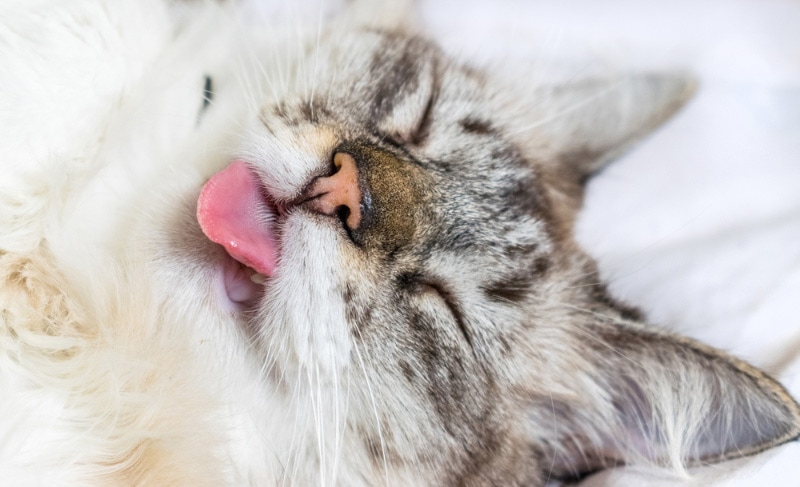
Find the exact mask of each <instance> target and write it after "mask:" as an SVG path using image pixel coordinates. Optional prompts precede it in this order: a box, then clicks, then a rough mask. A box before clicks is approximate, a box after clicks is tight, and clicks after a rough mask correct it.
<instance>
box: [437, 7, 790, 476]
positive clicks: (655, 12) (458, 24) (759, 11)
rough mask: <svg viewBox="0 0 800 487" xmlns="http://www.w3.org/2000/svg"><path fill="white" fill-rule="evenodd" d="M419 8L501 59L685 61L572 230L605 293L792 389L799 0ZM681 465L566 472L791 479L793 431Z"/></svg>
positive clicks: (618, 65) (593, 65)
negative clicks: (654, 127)
mask: <svg viewBox="0 0 800 487" xmlns="http://www.w3.org/2000/svg"><path fill="white" fill-rule="evenodd" d="M424 6H425V9H424V12H425V15H424V16H425V20H426V22H427V23H428V24H429V25H430V26H432V27H434V29H435V30H436V31H438V32H439V35H440V36H441V37H442V39H443V42H445V44H446V45H448V46H449V48H451V49H454V50H462V51H465V52H470V53H472V54H473V55H474V53H478V57H481V58H484V59H491V58H492V56H496V57H497V58H498V59H503V60H505V63H504V64H506V65H513V64H515V63H514V61H516V60H525V59H526V58H529V59H533V58H535V57H537V55H538V56H539V57H538V59H545V61H544V62H549V63H552V64H559V63H561V62H563V61H564V60H565V59H567V60H570V64H571V66H572V67H576V66H577V67H583V68H584V69H586V70H590V69H598V65H600V66H601V67H602V69H606V68H609V69H624V68H625V67H629V66H638V67H642V68H660V67H670V66H672V67H683V68H686V69H689V70H690V71H692V72H693V73H696V75H697V77H698V78H699V81H700V87H699V90H698V93H697V95H696V97H695V99H694V100H692V101H691V102H690V103H689V105H688V106H687V107H686V108H685V109H684V110H683V111H682V112H681V113H680V114H679V115H678V116H677V117H676V118H675V119H673V120H671V121H670V122H668V123H667V124H666V125H665V126H664V127H663V128H662V129H661V130H660V131H658V132H657V133H656V134H654V136H652V137H650V138H649V139H648V140H646V141H645V142H644V143H643V144H641V145H640V146H638V147H637V148H636V149H635V150H634V151H632V152H631V153H629V154H627V155H626V156H625V157H623V158H622V159H621V160H619V161H618V162H616V163H615V164H614V165H613V166H611V167H609V168H608V169H607V170H605V171H604V172H603V173H602V174H599V175H598V176H597V177H596V178H595V179H594V180H593V181H592V183H591V185H590V187H589V191H588V194H587V198H586V206H585V210H584V212H583V215H582V217H581V219H580V223H579V230H578V233H579V238H580V240H581V242H582V243H583V245H584V246H585V247H586V248H587V249H588V250H589V251H590V253H592V254H593V255H594V256H596V257H597V259H598V260H599V263H600V267H601V270H602V274H603V276H602V277H603V278H604V279H606V280H608V281H610V283H611V289H612V290H613V292H614V293H615V294H616V295H618V296H620V297H622V298H624V299H626V300H628V301H630V302H631V303H634V304H636V305H638V306H641V307H642V308H643V309H644V310H646V311H647V313H648V316H649V317H650V319H651V320H652V321H653V322H655V323H658V324H660V325H661V326H664V327H666V328H670V329H673V330H677V331H679V332H681V333H683V334H686V335H689V336H692V337H695V338H698V339H700V340H703V341H705V342H707V343H710V344H712V345H714V346H717V347H720V348H723V349H725V350H728V351H730V352H732V353H734V354H736V355H738V356H740V357H744V358H746V359H747V360H749V361H751V362H753V363H754V364H756V365H758V366H760V367H762V368H764V369H766V370H768V371H769V372H771V373H772V374H774V375H775V376H777V377H778V378H779V379H781V381H782V382H783V383H784V384H785V385H786V386H787V387H788V388H789V390H790V391H791V392H792V393H793V394H794V395H795V397H800V310H798V304H800V2H796V1H771V0H725V1H692V0H683V1H671V2H642V1H633V0H628V1H626V0H607V1H603V2H597V1H591V0H583V1H581V0H567V1H528V2H522V1H520V2H514V1H504V2H491V3H489V2H486V3H481V4H479V3H462V2H455V1H448V2H442V1H441V0H439V1H429V2H426V3H425V5H424ZM548 60H549V61H548ZM538 62H539V63H542V62H543V61H538ZM500 64H503V63H498V65H500ZM691 474H692V476H693V477H692V478H691V479H689V480H686V479H674V478H662V477H663V476H658V475H656V476H654V475H653V474H652V473H650V474H648V473H642V472H636V471H633V470H632V469H615V470H610V471H606V472H603V473H601V474H599V475H596V476H593V477H591V478H589V479H587V480H585V481H584V482H583V483H582V484H581V485H582V486H585V487H589V486H592V487H600V486H606V485H615V486H616V485H623V486H678V485H680V486H684V485H697V486H719V487H721V486H725V487H733V486H771V487H783V486H787V487H788V486H796V485H800V444H798V443H792V444H788V445H785V446H783V447H781V448H778V449H776V450H774V451H772V452H768V453H767V454H764V455H761V456H759V457H756V458H753V459H746V460H741V461H736V462H730V463H727V464H722V465H717V466H714V467H708V468H702V469H695V470H693V471H692V472H691Z"/></svg>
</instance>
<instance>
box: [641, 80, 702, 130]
mask: <svg viewBox="0 0 800 487" xmlns="http://www.w3.org/2000/svg"><path fill="white" fill-rule="evenodd" d="M644 79H645V84H646V85H647V86H646V89H647V90H648V91H649V92H650V94H651V97H652V99H653V101H654V102H655V104H656V105H657V106H658V105H660V109H658V110H657V112H659V113H660V114H661V118H663V119H666V118H668V117H669V116H671V115H672V114H673V113H675V112H677V111H678V110H679V109H680V108H682V107H683V106H684V105H685V104H686V103H687V102H688V101H689V100H691V99H692V98H693V97H694V95H695V94H696V93H697V91H698V89H699V87H700V80H699V79H698V77H697V76H696V75H695V74H693V73H691V72H689V71H680V70H676V71H667V72H654V73H649V74H647V75H645V76H644Z"/></svg>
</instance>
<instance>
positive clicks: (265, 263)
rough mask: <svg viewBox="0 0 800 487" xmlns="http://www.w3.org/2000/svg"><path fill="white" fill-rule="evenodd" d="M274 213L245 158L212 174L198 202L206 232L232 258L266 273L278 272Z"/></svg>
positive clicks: (198, 211) (199, 212)
mask: <svg viewBox="0 0 800 487" xmlns="http://www.w3.org/2000/svg"><path fill="white" fill-rule="evenodd" d="M273 213H274V212H273V211H272V210H271V208H270V207H269V206H268V204H267V202H266V201H265V200H264V196H263V195H262V193H261V186H260V185H259V183H258V178H257V177H256V175H255V174H254V173H253V172H252V171H251V170H250V169H249V168H248V167H247V165H246V164H245V163H244V162H242V161H234V162H233V163H232V164H231V165H230V166H228V167H227V168H225V169H223V170H222V171H220V172H218V173H217V174H215V175H214V176H212V177H211V179H209V180H208V182H207V183H206V184H205V186H203V190H202V191H201V192H200V198H199V199H198V201H197V221H198V222H200V228H202V229H203V233H205V234H206V236H207V237H208V238H209V239H210V240H211V241H212V242H215V243H218V244H220V245H222V246H223V247H225V250H227V251H228V254H230V256H231V257H233V258H234V259H236V260H238V261H239V262H241V263H242V264H244V265H246V266H248V267H252V268H253V269H255V270H256V272H259V273H261V274H264V275H266V276H271V275H272V273H273V272H274V270H275V266H276V261H277V254H278V253H277V242H276V239H275V234H274V231H273V229H272V218H271V215H273Z"/></svg>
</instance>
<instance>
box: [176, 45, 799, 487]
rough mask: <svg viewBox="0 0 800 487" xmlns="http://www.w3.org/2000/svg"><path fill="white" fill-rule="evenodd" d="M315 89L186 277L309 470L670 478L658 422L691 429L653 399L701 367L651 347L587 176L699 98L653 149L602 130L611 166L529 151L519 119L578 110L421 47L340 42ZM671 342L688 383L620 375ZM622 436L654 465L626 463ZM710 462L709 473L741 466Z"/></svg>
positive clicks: (530, 133)
mask: <svg viewBox="0 0 800 487" xmlns="http://www.w3.org/2000/svg"><path fill="white" fill-rule="evenodd" d="M302 65H303V68H302V69H305V70H313V75H311V76H305V77H304V78H303V79H305V80H309V79H310V80H311V81H310V82H302V83H301V82H298V83H296V84H295V85H294V86H293V88H292V89H288V90H285V91H284V92H282V93H280V94H278V95H275V96H273V99H272V100H270V101H268V102H265V103H264V104H263V106H261V107H260V109H259V113H258V117H257V119H255V120H252V121H251V122H250V125H249V126H248V129H246V130H243V131H242V136H243V140H244V142H243V143H242V144H241V147H240V149H239V150H238V152H236V153H232V154H231V155H230V159H229V160H228V162H227V163H228V164H230V165H229V166H228V167H227V168H225V167H220V168H219V169H220V170H221V172H220V173H218V174H217V175H216V176H214V178H212V182H211V183H208V184H207V185H206V186H205V188H204V189H203V192H202V193H203V194H202V196H201V197H200V208H199V209H198V210H197V216H195V214H193V212H190V213H187V214H186V215H184V216H182V217H181V218H183V221H182V224H181V225H178V226H177V227H176V228H177V230H175V232H177V233H176V235H175V236H174V238H173V242H177V243H175V244H174V247H175V248H176V252H177V253H179V254H181V255H182V257H181V258H182V259H184V260H185V262H188V263H189V264H188V265H187V266H185V267H186V268H191V269H198V272H200V273H201V274H202V275H203V276H205V277H207V280H200V281H192V282H194V283H195V285H196V286H197V288H198V289H197V293H198V294H199V295H201V296H202V299H201V301H203V303H205V306H208V307H209V308H210V309H211V311H212V312H213V313H214V314H215V315H217V316H221V317H222V318H221V321H222V322H223V323H225V325H226V326H230V327H231V328H236V329H238V330H240V331H241V333H242V337H243V338H242V347H243V348H247V347H250V346H251V344H255V346H254V347H253V348H254V350H255V353H254V354H253V357H254V358H253V361H254V366H255V367H260V366H263V370H264V377H263V380H264V381H265V382H266V383H268V384H270V385H271V387H273V388H274V390H275V394H276V395H284V396H285V397H286V398H287V399H286V401H287V404H289V405H290V407H292V408H295V409H296V416H297V417H298V418H299V419H298V420H297V424H300V426H299V427H298V426H297V425H295V426H293V428H294V429H295V434H298V435H299V437H300V438H301V439H299V440H297V441H298V442H297V443H296V444H293V446H291V447H287V448H286V450H287V451H285V452H283V454H284V455H285V458H286V461H288V462H289V465H291V464H292V463H291V462H302V461H304V460H298V459H297V458H300V457H302V458H306V457H307V456H308V451H307V450H314V451H317V449H318V454H316V455H311V457H313V458H315V459H316V460H315V461H316V462H318V463H319V464H321V465H323V467H320V472H322V473H321V474H320V475H322V476H332V475H333V472H335V470H336V467H335V466H334V467H332V466H331V465H334V464H335V463H336V462H334V459H335V458H337V455H339V454H340V453H338V451H339V449H341V448H343V447H342V446H341V445H347V447H346V448H347V451H348V453H347V460H345V461H343V463H348V462H349V466H345V467H342V468H343V469H345V470H348V469H349V470H350V471H358V474H359V475H361V476H362V478H364V479H367V480H366V482H367V483H369V482H374V481H378V480H382V479H383V478H384V476H385V475H386V474H387V472H391V473H392V475H397V477H396V478H397V479H398V480H397V481H398V482H399V481H401V480H402V479H406V480H409V479H411V480H414V479H415V480H417V481H420V480H422V481H426V482H437V483H440V484H450V483H453V484H456V483H472V484H475V485H485V484H486V483H495V484H504V485H513V484H515V483H520V484H521V483H524V482H528V483H532V484H533V485H537V483H540V482H543V479H544V478H546V477H547V476H549V475H550V473H549V472H548V470H550V471H552V473H553V474H555V475H561V476H563V475H571V474H580V473H582V472H585V471H588V470H592V469H594V468H596V467H597V466H598V465H601V464H603V463H604V462H605V463H608V462H616V461H619V460H622V459H624V458H628V457H631V456H635V454H638V455H639V456H640V457H645V458H649V459H653V460H658V461H661V460H663V458H664V457H665V456H666V455H667V454H666V453H664V452H665V451H667V446H666V445H667V443H668V440H667V439H665V433H664V431H665V430H663V429H660V428H661V427H662V426H661V425H660V424H659V425H656V426H655V427H653V426H652V425H645V424H640V423H643V422H642V421H638V422H637V419H636V418H641V417H644V416H645V413H644V411H646V410H649V409H652V410H654V411H662V410H666V409H669V408H668V407H662V406H660V405H659V404H657V401H656V400H655V399H652V398H651V396H655V395H659V394H661V390H660V387H662V386H663V379H664V377H671V375H670V374H675V373H678V374H679V372H676V371H675V370H672V367H671V366H669V365H668V364H669V363H670V361H674V360H678V359H677V358H675V357H678V356H680V354H681V353H688V352H681V351H680V350H681V349H682V348H683V349H686V350H690V349H691V350H694V348H697V347H699V346H698V345H696V344H693V343H690V342H688V341H678V340H674V339H672V338H669V340H667V338H666V337H664V336H663V335H661V334H658V333H655V332H648V333H649V334H648V335H647V336H646V337H644V336H642V335H641V334H642V333H644V332H643V331H642V330H639V328H638V325H636V324H632V322H631V321H630V320H635V319H636V313H635V312H632V311H630V310H628V309H626V308H624V307H622V306H619V305H617V304H616V303H614V302H613V301H612V300H611V299H609V298H608V297H607V295H606V293H605V291H604V289H603V286H602V285H601V284H600V283H599V282H598V276H597V274H596V272H595V267H594V264H593V263H592V261H591V260H590V259H589V258H588V257H587V256H585V254H584V253H583V252H582V251H580V249H578V247H577V246H576V245H575V243H574V242H573V239H572V235H571V225H572V218H573V215H574V212H575V211H576V207H577V205H578V203H579V200H580V192H581V184H582V182H583V179H584V177H585V175H586V174H588V172H589V171H590V170H592V169H593V168H594V167H595V166H596V165H597V164H599V162H598V161H600V160H602V159H604V158H605V157H606V155H607V154H609V153H613V152H615V151H616V150H617V146H619V145H620V144H621V143H625V142H627V141H628V140H629V139H632V138H634V137H635V136H637V135H638V134H639V133H640V132H641V131H642V130H644V129H646V128H647V127H648V126H652V125H653V124H654V123H656V122H657V121H658V120H660V119H662V118H663V117H664V114H662V113H661V112H662V111H666V112H669V111H671V110H672V108H674V107H675V106H676V105H677V104H679V103H680V102H681V101H682V100H680V99H679V98H681V96H682V95H679V92H680V90H678V91H675V89H674V88H670V89H672V90H673V92H671V93H672V94H671V95H669V96H670V97H671V98H669V99H666V98H665V99H663V100H657V101H656V105H658V108H657V109H655V112H657V113H651V114H648V115H647V116H644V115H642V116H639V119H637V118H636V117H635V116H634V117H630V118H631V119H632V120H633V122H630V121H628V122H625V123H628V124H629V125H633V126H634V127H633V128H631V127H627V128H625V127H623V128H624V130H622V129H619V128H617V129H613V128H612V129H608V128H606V127H605V126H604V127H602V129H601V130H600V132H603V130H605V131H607V132H609V133H608V134H607V135H602V136H598V137H601V139H600V141H599V142H598V141H597V140H595V139H593V137H594V135H586V136H583V132H582V131H586V130H587V129H586V127H591V126H592V125H593V124H594V125H597V121H596V120H595V121H592V120H591V119H590V120H589V121H586V120H581V121H578V122H575V124H573V125H571V126H570V127H571V128H570V129H569V130H563V129H560V130H559V135H558V137H553V138H550V135H549V134H548V132H547V130H544V129H543V130H541V131H539V130H537V129H536V128H534V129H531V130H527V129H526V130H520V128H521V127H520V125H524V124H525V122H524V120H523V119H521V118H520V117H519V113H517V112H523V113H524V112H525V110H531V111H536V110H537V109H540V108H541V110H542V111H547V110H549V111H548V112H547V113H546V114H545V115H547V116H549V114H551V113H552V112H554V111H555V112H558V110H561V109H562V108H563V105H559V103H561V102H558V97H559V95H558V94H553V93H554V92H553V93H551V95H552V100H554V102H553V106H554V107H555V108H549V109H547V110H546V109H545V105H546V104H544V103H543V102H542V101H541V100H536V99H531V98H525V97H522V98H519V103H520V104H522V105H527V107H529V108H526V109H520V110H516V109H515V108H514V107H511V103H510V101H513V100H514V96H510V95H509V94H508V93H504V92H503V88H500V86H499V85H497V84H494V83H492V82H491V81H490V79H489V77H488V76H487V75H485V74H483V73H481V72H478V71H475V70H473V69H470V68H467V67H464V66H461V65H459V64H457V63H455V62H452V61H450V60H449V59H448V58H447V57H446V56H444V55H443V54H442V52H440V50H439V49H437V48H436V47H435V46H434V45H432V44H430V43H429V42H427V41H425V40H423V39H420V38H418V37H408V36H404V35H402V34H397V33H381V32H377V31H354V32H340V31H337V32H334V33H329V34H328V35H327V36H323V38H322V42H321V43H320V46H319V47H316V48H314V49H311V50H310V54H309V57H308V59H306V60H305V61H303V62H302ZM656 84H657V83H656ZM290 86H291V84H290ZM643 86H644V85H643ZM648 86H649V85H648ZM634 88H635V89H638V90H640V91H643V92H645V93H649V94H653V93H661V91H664V90H661V88H652V87H649V88H648V87H647V86H645V89H642V88H641V87H640V86H638V85H636V86H635V87H634ZM648 90H649V91H648ZM659 90H661V91H659ZM664 92H665V93H666V92H669V90H666V91H664ZM548 93H550V92H548ZM676 93H678V94H676ZM540 94H541V93H540ZM527 96H532V95H527ZM676 99H677V101H676ZM574 101H575V102H580V100H574ZM615 110H616V109H615ZM595 111H596V112H597V111H600V112H602V110H601V109H598V110H595ZM612 113H616V112H613V111H612ZM537 116H538V115H537ZM537 116H532V117H531V118H530V121H532V122H536V121H537V120H538V118H537ZM544 118H546V116H544ZM620 118H621V115H620ZM637 120H638V121H637ZM604 123H605V122H604V121H603V120H601V121H600V125H603V124H604ZM531 125H532V126H534V127H536V126H537V124H536V123H531ZM552 125H558V124H557V123H554V124H552ZM612 125H613V123H612ZM620 125H621V126H623V125H625V124H624V123H620ZM523 128H524V127H523ZM614 130H617V132H614ZM620 130H622V131H623V132H625V133H620ZM559 137H562V138H563V137H567V138H572V139H577V140H576V142H575V144H573V145H570V146H568V147H567V146H566V145H565V144H564V143H563V141H562V140H561V139H559ZM197 190H198V191H199V188H197ZM187 197H189V198H192V200H194V198H196V197H197V193H191V194H190V195H188V196H187ZM237 208H239V209H241V208H244V211H243V212H241V214H239V213H237ZM195 218H199V224H198V222H197V221H196V220H195ZM201 227H202V230H203V231H204V232H205V234H206V236H207V237H209V238H210V240H209V238H207V237H206V236H204V235H203V234H202V233H201V232H200V230H201ZM211 240H213V241H214V242H217V243H219V244H221V246H220V245H217V244H216V243H213V242H212V241H211ZM232 256H233V257H236V259H234V258H233V257H232ZM244 264H247V265H244ZM627 327H631V329H630V330H628V329H627ZM628 334H630V336H629V335H628ZM650 334H652V336H651V335H650ZM618 335H624V336H623V337H622V338H619V336H618ZM659 340H664V341H668V342H669V343H668V344H665V345H663V348H664V350H662V351H660V352H658V353H661V355H662V356H660V357H659V358H658V360H660V361H661V362H663V363H665V364H667V365H660V366H655V367H656V368H657V369H659V370H660V372H658V373H653V376H652V377H647V378H646V379H643V380H642V381H638V380H637V379H635V378H631V377H632V376H635V375H636V373H634V372H630V371H628V370H627V368H629V367H630V365H628V364H626V363H625V362H624V361H623V362H622V363H621V364H620V363H616V362H615V360H617V356H616V355H615V354H619V355H621V356H623V357H626V358H627V357H629V356H631V355H633V354H637V353H644V354H645V355H646V357H642V358H641V359H633V360H634V362H637V365H636V366H637V367H638V366H639V362H645V361H646V360H649V359H650V358H652V357H653V356H655V355H657V353H655V352H653V350H660V349H659V348H658V347H659V345H658V344H655V345H653V344H651V342H658V341H659ZM692 347H694V348H692ZM628 349H630V350H628ZM698 353H699V352H698ZM708 360H711V359H708ZM693 361H694V362H693ZM687 362H690V365H691V366H695V367H700V368H703V367H708V365H707V364H705V363H704V362H702V360H701V359H700V358H694V357H693V358H691V359H690V360H687ZM725 367H727V368H730V369H735V371H737V373H740V372H741V373H745V372H742V371H741V370H739V369H742V370H743V369H744V366H743V365H741V364H739V363H738V362H737V363H736V364H734V365H730V366H727V365H726V366H725ZM723 368H724V367H723ZM727 368H726V369H725V370H727ZM604 369H609V370H604ZM662 369H663V370H662ZM717 373H718V374H721V375H724V374H725V372H724V371H723V372H717ZM747 373H753V372H749V371H748V372H747ZM659 374H661V375H659ZM759 377H760V376H759ZM640 382H641V383H640ZM709 390H711V387H710V386H709ZM620 397H627V398H628V399H627V400H628V401H629V402H631V405H629V406H626V405H625V404H623V403H624V402H625V400H624V399H623V400H620ZM648 408H649V409H648ZM757 409H758V408H757ZM762 409H763V410H766V409H767V407H766V406H764V408H762ZM762 409H758V410H759V411H760V412H763V411H762ZM698 414H700V413H698ZM770 414H772V415H775V414H773V413H770ZM723 416H724V414H723ZM632 417H634V419H632ZM694 421H699V416H698V418H695V419H694ZM721 421H722V420H721ZM584 422H589V423H590V422H595V423H606V424H605V425H601V426H602V427H601V426H597V427H595V426H588V425H584V424H582V423H584ZM723 422H724V421H723ZM645 423H646V421H645ZM694 426H696V425H694V424H693V425H692V427H694ZM559 428H561V430H560V431H559ZM554 429H555V432H554ZM755 429H756V430H757V433H754V434H752V435H751V437H750V441H749V442H746V443H747V444H746V445H745V447H746V448H751V449H755V448H761V446H762V443H764V442H766V441H767V440H766V439H765V438H763V437H764V436H767V433H764V434H763V435H762V434H761V430H762V429H769V428H767V427H766V426H763V425H761V427H756V428H755ZM773 429H775V428H773ZM773 429H770V438H772V437H774V436H781V435H783V433H781V435H777V434H773V433H774V431H773ZM622 431H626V432H628V433H630V434H632V435H633V436H636V437H637V438H644V440H643V441H644V442H645V443H647V442H649V443H651V444H652V446H645V447H641V446H640V444H641V443H642V441H638V442H637V441H633V442H632V443H635V444H637V446H634V447H629V446H628V445H619V444H618V443H620V442H623V440H622V439H620V438H616V437H615V436H614V435H615V434H617V433H619V432H622ZM631 431H633V433H631ZM690 433H692V432H690ZM687 434H688V433H687ZM784 436H785V435H784ZM625 443H628V442H627V440H625ZM700 443H702V442H700ZM707 443H708V441H706V443H702V444H699V445H696V446H691V447H688V446H687V450H688V453H687V454H686V455H685V456H686V457H688V458H690V459H691V458H700V457H702V458H711V457H715V456H719V455H723V454H725V452H726V451H727V450H729V449H730V446H731V445H730V444H729V443H730V442H728V441H727V440H721V441H720V442H719V444H717V443H715V445H716V447H714V446H708V445H707ZM309 444H311V445H309ZM748 445H750V446H748ZM737 446H739V447H740V449H741V447H742V444H737ZM746 448H744V449H746ZM632 449H636V450H637V451H636V452H633V453H632V452H631V451H629V450H632ZM670 459H671V460H675V459H674V458H671V457H670ZM355 465H358V466H355ZM287 468H289V467H287ZM294 468H300V469H303V468H307V467H304V466H302V465H300V466H299V467H298V466H295V467H294Z"/></svg>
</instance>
